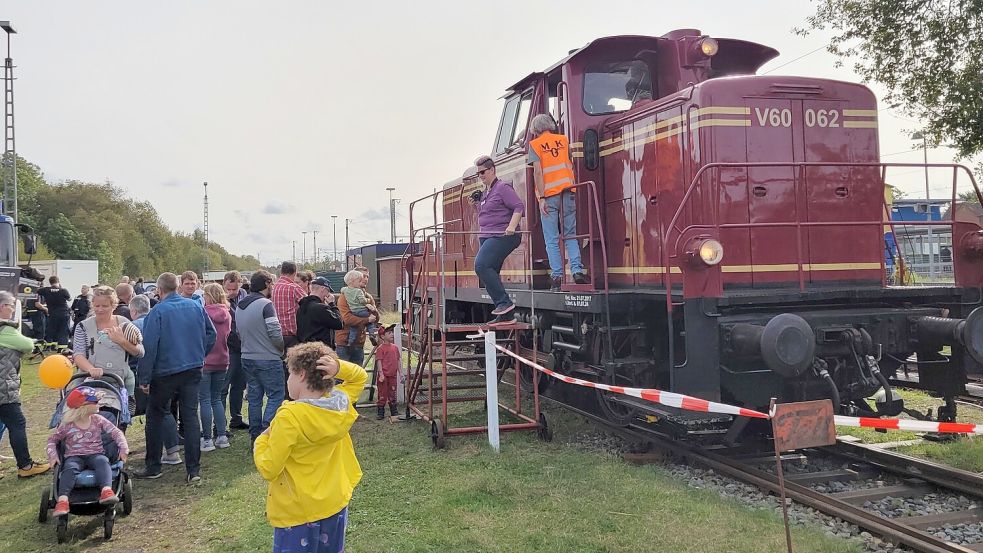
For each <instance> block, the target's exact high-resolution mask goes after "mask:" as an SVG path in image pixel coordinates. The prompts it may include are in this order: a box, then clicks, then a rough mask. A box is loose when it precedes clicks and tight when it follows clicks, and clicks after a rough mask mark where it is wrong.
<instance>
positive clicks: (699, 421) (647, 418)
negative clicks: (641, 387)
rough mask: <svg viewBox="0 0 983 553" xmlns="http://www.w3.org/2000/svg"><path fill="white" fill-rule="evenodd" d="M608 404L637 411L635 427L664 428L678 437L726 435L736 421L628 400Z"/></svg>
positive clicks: (621, 398) (612, 398) (615, 398)
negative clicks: (616, 404) (615, 404)
mask: <svg viewBox="0 0 983 553" xmlns="http://www.w3.org/2000/svg"><path fill="white" fill-rule="evenodd" d="M608 401H611V402H612V403H618V404H620V405H624V406H627V407H631V408H633V409H635V411H636V413H637V414H638V421H637V422H636V423H635V424H634V425H635V426H639V427H648V428H652V427H653V426H655V427H664V428H666V430H667V432H669V433H672V434H673V435H676V436H717V435H723V434H726V433H727V429H728V428H730V426H731V424H732V423H733V421H734V417H732V416H731V415H720V414H716V413H698V412H695V411H684V410H682V409H676V408H674V407H667V406H665V405H659V404H657V403H652V402H649V401H644V400H641V399H637V398H634V397H629V396H620V395H618V396H609V397H608Z"/></svg>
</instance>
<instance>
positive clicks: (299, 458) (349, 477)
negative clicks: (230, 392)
mask: <svg viewBox="0 0 983 553" xmlns="http://www.w3.org/2000/svg"><path fill="white" fill-rule="evenodd" d="M339 364H340V368H339V369H338V376H337V378H338V379H339V380H344V382H343V383H341V384H338V385H336V386H335V388H334V390H332V391H331V393H329V394H328V395H326V396H325V397H323V398H320V399H317V400H313V401H287V402H285V403H283V405H281V406H280V408H279V409H277V411H276V416H275V417H273V421H272V422H271V423H270V429H269V433H268V434H261V435H260V436H259V437H258V438H256V445H255V449H254V450H253V460H254V461H255V463H256V468H257V469H258V470H259V474H260V475H261V476H262V477H263V478H264V479H265V480H266V481H268V482H269V483H270V485H269V490H268V491H267V494H266V518H267V520H269V521H270V524H271V525H272V526H273V527H275V528H286V527H288V526H297V525H298V524H304V523H307V522H314V521H318V520H321V519H325V518H328V517H330V516H332V515H335V514H337V513H338V512H339V511H341V510H342V509H344V508H345V506H346V505H348V502H349V501H351V498H352V491H354V490H355V485H356V484H358V481H359V480H361V478H362V468H361V467H360V466H359V465H358V459H356V458H355V448H354V447H353V446H352V438H351V436H349V435H348V431H349V430H350V429H351V427H352V424H353V423H354V422H355V419H357V418H358V413H356V412H355V405H354V404H355V401H356V400H357V399H358V396H359V395H360V394H361V393H362V388H363V387H364V386H365V382H366V380H368V375H367V374H366V373H365V369H363V368H362V367H359V366H358V365H356V364H354V363H349V362H347V361H339Z"/></svg>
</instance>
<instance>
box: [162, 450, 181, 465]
mask: <svg viewBox="0 0 983 553" xmlns="http://www.w3.org/2000/svg"><path fill="white" fill-rule="evenodd" d="M160 462H161V463H164V464H165V465H180V464H181V462H182V461H181V454H179V453H178V452H177V451H175V452H173V453H165V454H164V456H163V457H161V458H160Z"/></svg>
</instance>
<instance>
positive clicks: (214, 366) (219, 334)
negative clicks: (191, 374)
mask: <svg viewBox="0 0 983 553" xmlns="http://www.w3.org/2000/svg"><path fill="white" fill-rule="evenodd" d="M205 313H207V314H208V318H209V319H211V320H212V325H214V326H215V334H216V336H215V345H214V346H212V350H211V351H209V352H208V355H206V356H205V368H204V370H205V371H224V370H227V369H228V368H229V343H228V340H229V332H231V331H232V314H231V313H230V312H229V306H227V305H221V304H218V303H213V304H210V305H206V306H205Z"/></svg>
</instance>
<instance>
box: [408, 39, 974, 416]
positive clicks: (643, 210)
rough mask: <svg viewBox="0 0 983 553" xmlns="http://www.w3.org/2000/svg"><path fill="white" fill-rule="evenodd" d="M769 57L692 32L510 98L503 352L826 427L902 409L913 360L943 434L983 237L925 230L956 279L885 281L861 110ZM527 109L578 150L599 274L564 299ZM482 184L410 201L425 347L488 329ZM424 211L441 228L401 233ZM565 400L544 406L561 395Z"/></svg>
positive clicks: (869, 132)
mask: <svg viewBox="0 0 983 553" xmlns="http://www.w3.org/2000/svg"><path fill="white" fill-rule="evenodd" d="M777 55H778V52H777V51H776V50H774V49H772V48H769V47H767V46H763V45H760V44H755V43H752V42H747V41H743V40H734V39H724V38H712V37H708V36H706V35H703V34H702V33H700V32H699V31H698V30H695V29H683V30H677V31H673V32H671V33H668V34H666V35H664V36H662V37H648V36H615V37H606V38H600V39H598V40H595V41H593V42H591V43H590V44H588V45H587V46H584V47H583V48H579V49H577V50H574V51H572V52H570V54H569V55H568V56H567V57H565V58H564V59H562V60H561V61H559V62H558V63H556V64H554V65H553V66H551V67H549V68H547V69H545V70H543V71H536V72H533V73H531V74H529V75H528V76H526V77H524V78H523V79H522V80H520V81H518V82H517V83H515V84H514V85H513V86H512V87H511V88H510V89H509V92H508V93H507V95H506V97H505V104H504V109H503V112H502V117H501V122H500V125H499V129H498V133H497V136H496V138H495V142H494V145H493V151H492V155H493V157H494V159H495V162H496V164H497V168H498V175H499V177H500V178H502V179H504V180H506V181H511V182H512V183H513V185H514V187H515V189H516V191H517V192H518V193H519V195H520V197H521V198H523V200H524V201H525V203H526V206H527V210H526V216H525V217H524V218H523V221H522V229H523V230H525V231H526V234H524V237H523V243H522V245H521V246H520V247H519V249H518V250H516V251H515V252H514V253H513V254H512V255H511V257H510V258H509V259H508V260H507V261H506V264H505V266H504V268H503V271H502V276H503V281H504V282H505V284H506V287H507V288H509V292H510V295H511V296H512V299H513V301H514V302H515V304H516V306H517V313H518V314H519V320H520V321H522V322H523V323H525V325H523V326H522V328H519V329H517V330H516V332H518V333H519V340H518V341H519V343H521V344H522V346H523V349H524V353H525V354H527V355H536V356H538V358H539V360H540V361H542V362H544V363H546V364H548V365H549V366H550V367H552V368H554V369H555V370H558V371H560V372H563V373H567V374H576V375H577V376H580V377H583V378H587V379H593V380H595V381H599V382H605V383H610V384H617V385H623V386H636V387H654V388H660V389H664V390H670V391H673V392H679V393H684V394H689V395H693V396H698V397H701V398H704V399H708V400H713V401H723V402H726V403H731V404H736V405H741V406H748V407H753V408H763V407H766V406H767V405H768V401H769V398H771V397H778V398H780V401H801V400H807V399H817V398H831V399H832V400H833V401H834V404H835V405H836V407H837V409H838V410H839V412H841V413H853V414H859V413H864V414H868V415H869V414H870V413H869V406H868V404H867V403H866V402H864V401H863V398H866V397H869V396H870V395H872V394H873V393H875V392H876V391H877V390H878V389H879V388H881V387H883V388H885V390H886V392H887V393H886V394H885V395H886V397H887V398H888V399H892V398H893V401H885V402H882V403H878V404H877V405H878V409H879V411H880V412H881V413H891V414H896V413H898V412H900V410H901V409H902V405H901V402H900V400H898V399H897V398H896V396H892V395H891V394H890V388H889V378H891V376H893V375H894V373H895V372H896V371H897V370H898V369H899V367H901V366H902V365H903V363H904V362H905V360H906V359H908V357H909V356H910V355H911V354H912V353H917V358H918V369H919V375H920V379H921V382H922V385H923V386H925V387H927V388H928V389H930V390H932V391H934V392H936V393H938V394H940V395H942V396H944V397H946V398H947V399H948V400H949V401H948V402H947V407H946V408H945V409H942V410H940V412H939V417H940V418H941V419H950V420H951V418H952V417H953V416H954V415H955V402H954V401H952V397H953V396H954V395H956V394H958V393H960V392H962V391H963V390H964V385H965V382H966V374H967V370H970V371H977V370H978V369H979V368H980V363H981V361H983V326H981V325H983V322H981V319H983V310H979V309H978V307H979V306H980V305H981V285H983V231H981V229H980V227H979V226H977V225H975V224H970V223H963V222H944V223H938V224H939V225H945V226H947V227H948V228H951V232H952V233H953V234H952V237H953V260H954V266H955V268H954V271H955V282H954V284H953V285H951V286H938V287H917V288H915V287H893V286H888V285H887V282H886V271H885V255H884V233H885V227H886V225H887V224H888V223H886V218H885V195H884V193H885V170H886V168H887V165H885V164H881V163H880V159H879V152H878V139H877V104H876V99H875V97H874V95H873V93H872V92H871V91H870V90H869V89H867V88H866V87H864V86H862V85H858V84H854V83H847V82H839V81H833V80H826V79H813V78H802V77H783V76H772V75H755V72H756V71H757V70H758V68H759V67H761V66H762V65H763V64H764V63H766V62H767V61H769V60H771V59H773V58H774V57H776V56H777ZM540 113H550V114H552V115H553V117H554V119H555V120H556V121H558V122H559V124H560V128H561V131H560V132H563V133H564V134H566V135H567V136H568V137H569V138H570V141H571V152H572V158H573V162H574V166H575V173H576V177H577V182H579V183H580V184H579V185H578V186H577V187H576V196H577V204H578V210H577V215H578V225H579V230H578V232H579V233H580V234H578V239H579V241H580V243H581V244H582V255H583V259H584V260H585V267H587V268H588V271H589V273H590V276H591V279H592V284H590V285H582V284H574V283H573V281H572V279H571V278H570V275H569V274H568V275H566V277H565V279H564V285H563V288H562V290H563V291H562V292H550V291H548V290H549V282H548V278H547V274H548V273H549V271H548V263H547V259H546V253H545V248H544V244H543V236H542V229H541V227H540V220H539V213H538V212H537V210H536V209H535V205H536V201H535V193H534V191H533V184H532V183H533V179H532V169H531V167H529V166H527V162H526V145H527V144H528V143H529V140H530V139H531V136H530V135H529V134H528V133H527V131H526V126H527V124H528V122H529V121H530V119H531V118H532V117H533V116H535V115H537V114H540ZM947 167H951V169H950V170H951V173H952V185H953V198H955V188H956V185H957V183H959V182H962V183H963V184H966V183H971V184H972V186H973V187H974V188H975V186H976V184H975V182H973V180H972V175H971V174H970V173H969V172H968V171H967V170H965V168H963V167H961V166H947ZM479 187H480V182H479V181H478V180H477V177H476V176H475V174H474V170H473V169H470V170H469V171H468V172H466V173H465V174H464V176H463V177H462V178H459V179H454V180H452V181H451V182H449V183H447V184H446V185H444V187H443V189H442V190H441V191H439V192H437V193H436V194H434V195H432V196H428V197H426V198H423V199H421V200H418V201H417V202H414V205H413V206H411V232H412V234H413V236H414V239H415V240H417V241H418V242H419V243H420V245H421V247H420V248H419V250H418V253H417V254H416V255H414V256H408V257H407V258H406V263H405V270H406V278H407V279H408V282H409V284H410V286H409V290H410V292H409V296H408V298H407V299H408V300H409V302H410V303H409V305H410V307H409V309H408V312H407V318H408V320H409V321H410V326H411V329H412V332H414V333H416V339H417V342H416V343H418V344H419V343H422V342H424V341H425V340H424V338H423V331H421V330H419V329H425V328H427V327H428V325H429V327H430V328H438V329H439V328H443V331H444V332H451V331H450V330H448V328H450V327H447V326H446V325H452V324H468V323H479V322H482V321H486V320H488V318H489V312H490V309H491V303H490V300H489V298H488V296H487V294H485V293H484V291H483V290H482V288H481V286H480V283H479V282H478V280H477V277H476V276H475V274H474V272H473V260H474V255H475V253H476V252H477V246H478V241H477V236H476V231H477V223H476V219H475V212H474V208H473V206H472V205H471V204H470V202H469V200H468V197H469V195H470V194H471V192H472V191H473V190H475V189H478V188H479ZM978 193H979V192H978V191H977V194H978ZM421 209H425V210H426V211H427V212H429V211H430V210H431V209H432V211H433V213H432V215H433V217H434V218H435V219H436V220H438V221H439V223H438V224H436V225H432V226H427V227H424V228H414V224H413V220H414V219H413V217H414V213H416V216H417V220H419V212H420V211H421ZM530 249H531V250H530ZM438 304H439V305H438ZM413 321H416V322H415V323H414V322H413ZM434 325H436V326H434ZM440 325H444V326H443V327H441V326H440ZM945 346H948V350H947V351H946V354H945V355H943V354H942V353H941V352H942V351H943V348H944V347H945ZM526 376H527V378H528V374H527V375H526ZM546 384H548V381H547V380H546V379H545V378H544V379H543V380H541V381H540V390H542V389H543V386H545V385H546ZM563 388H568V387H565V386H554V390H553V392H552V393H556V394H559V395H560V396H564V395H565V394H575V393H576V392H573V391H571V390H564V389H563ZM597 400H598V403H599V406H600V408H601V410H602V411H603V413H604V415H605V416H607V417H608V418H609V419H610V420H612V421H613V422H616V423H619V424H633V423H639V422H640V421H649V422H652V421H659V423H660V424H668V425H669V426H670V429H672V430H675V431H685V430H694V429H695V430H699V429H700V428H705V423H706V422H707V421H708V418H707V417H706V416H705V415H700V416H695V415H691V414H686V413H681V412H678V411H674V410H673V409H671V408H665V407H659V406H654V405H651V404H648V403H645V402H641V401H639V400H635V399H633V398H628V397H624V396H616V395H612V394H608V393H604V392H601V393H599V394H598V396H597ZM711 418H713V417H711ZM715 422H724V423H729V420H728V421H720V417H716V418H715ZM735 428H736V427H735ZM718 431H719V429H718Z"/></svg>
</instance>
